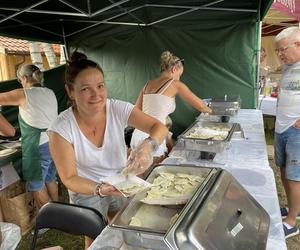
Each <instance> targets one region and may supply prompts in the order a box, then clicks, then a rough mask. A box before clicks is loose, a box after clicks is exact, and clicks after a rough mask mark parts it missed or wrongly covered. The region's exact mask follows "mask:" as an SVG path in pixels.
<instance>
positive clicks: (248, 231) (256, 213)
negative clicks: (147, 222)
mask: <svg viewBox="0 0 300 250" xmlns="http://www.w3.org/2000/svg"><path fill="white" fill-rule="evenodd" d="M198 191H199V192H198V193H196V194H195V195H194V196H193V199H192V200H191V201H190V202H189V203H188V206H186V207H185V209H184V211H182V213H181V214H180V216H179V218H178V219H177V220H176V222H175V223H174V224H173V226H172V227H171V228H170V229H169V230H168V232H167V233H166V235H165V237H164V241H165V242H166V244H167V245H168V246H169V247H170V249H173V250H177V249H189V250H196V249H197V250H199V249H222V250H227V249H228V250H232V249H265V248H266V243H267V238H268V232H269V224H270V217H269V215H268V213H267V212H266V211H265V210H264V209H263V207H262V206H261V205H260V204H259V203H258V202H257V201H256V200H255V199H254V198H253V197H252V196H251V195H250V194H249V193H248V192H247V191H246V190H245V189H244V188H243V187H242V186H241V185H240V184H239V183H238V182H237V181H236V180H235V178H234V177H233V176H232V175H231V174H229V173H228V172H227V171H226V170H221V171H220V172H218V173H217V174H216V175H215V177H214V178H212V179H211V181H210V182H209V183H208V184H207V189H206V190H198Z"/></svg>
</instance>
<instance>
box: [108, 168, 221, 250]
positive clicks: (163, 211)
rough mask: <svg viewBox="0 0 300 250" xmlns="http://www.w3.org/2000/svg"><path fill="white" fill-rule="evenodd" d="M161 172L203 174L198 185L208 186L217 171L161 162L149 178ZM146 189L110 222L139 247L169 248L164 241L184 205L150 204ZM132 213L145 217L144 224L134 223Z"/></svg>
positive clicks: (125, 238)
mask: <svg viewBox="0 0 300 250" xmlns="http://www.w3.org/2000/svg"><path fill="white" fill-rule="evenodd" d="M160 172H167V173H174V174H175V173H184V174H192V175H198V176H201V177H203V179H204V180H203V182H202V183H201V184H200V186H199V187H198V189H201V188H204V186H205V184H206V183H207V181H208V180H209V176H211V175H213V174H214V173H215V172H216V169H210V168H204V167H196V166H193V165H181V166H176V165H158V166H156V167H155V168H154V169H153V171H152V172H151V173H150V174H149V176H148V178H147V181H148V182H150V183H152V182H153V180H154V179H155V178H156V177H157V176H158V174H159V173H160ZM145 196H146V191H145V192H141V193H139V194H137V195H136V196H135V197H133V199H132V200H131V201H130V203H129V204H128V206H126V207H124V208H123V209H122V210H121V211H120V212H119V213H118V215H117V216H116V217H115V218H114V220H113V221H112V222H111V224H110V226H111V227H114V228H119V229H120V230H123V237H124V241H125V242H126V243H127V244H129V245H131V246H135V247H143V246H148V247H151V249H157V250H160V249H161V250H164V249H169V248H168V247H167V246H166V244H165V243H164V241H163V236H164V235H165V233H166V232H167V230H168V229H169V227H170V226H171V224H170V223H171V218H172V217H173V216H174V215H175V214H180V212H181V211H182V209H183V207H184V205H174V206H159V205H148V204H144V203H142V202H141V201H140V200H142V199H143V198H145ZM132 217H139V218H142V223H143V224H142V226H140V227H137V226H131V225H129V224H130V221H131V218H132Z"/></svg>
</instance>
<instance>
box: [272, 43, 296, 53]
mask: <svg viewBox="0 0 300 250" xmlns="http://www.w3.org/2000/svg"><path fill="white" fill-rule="evenodd" d="M293 45H295V43H292V44H289V45H287V46H284V47H280V48H277V49H275V52H276V54H279V53H285V52H286V51H287V49H288V48H290V47H292V46H293Z"/></svg>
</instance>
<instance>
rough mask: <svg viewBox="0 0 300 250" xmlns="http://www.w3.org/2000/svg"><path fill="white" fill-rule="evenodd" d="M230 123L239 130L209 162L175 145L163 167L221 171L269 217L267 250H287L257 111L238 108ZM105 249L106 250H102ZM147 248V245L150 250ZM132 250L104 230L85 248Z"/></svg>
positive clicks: (201, 118) (118, 234)
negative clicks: (168, 165) (191, 155)
mask: <svg viewBox="0 0 300 250" xmlns="http://www.w3.org/2000/svg"><path fill="white" fill-rule="evenodd" d="M212 118H213V117H212V116H205V115H201V116H199V117H198V120H199V121H205V120H211V119H212ZM230 122H234V123H239V124H240V125H241V128H242V130H241V131H239V132H238V133H236V134H235V135H234V136H233V137H232V140H231V142H230V144H229V145H228V147H227V148H226V149H225V150H224V151H223V152H221V153H217V154H216V156H215V157H214V159H213V160H201V159H200V158H199V159H197V157H194V159H191V158H187V157H186V156H187V155H186V151H185V150H184V149H183V148H182V147H180V145H179V146H178V145H176V146H175V148H174V149H173V150H172V152H171V154H170V157H169V158H167V159H165V161H164V162H163V163H165V164H194V165H201V166H207V167H218V168H223V169H225V170H227V171H228V172H230V173H231V174H232V175H233V176H234V177H235V178H236V179H237V180H238V181H239V183H240V184H241V185H242V186H243V187H244V188H245V189H246V190H247V191H248V192H249V193H250V194H251V195H252V196H253V197H254V198H255V199H256V200H257V201H258V202H259V203H260V205H262V207H263V208H264V209H265V210H266V211H267V213H268V214H269V216H270V227H269V235H268V240H267V249H269V250H276V249H278V250H284V249H287V247H286V243H285V239H284V233H283V228H282V219H281V215H280V208H279V201H278V196H277V189H276V185H275V178H274V173H273V171H272V169H271V168H270V166H269V162H268V156H267V148H266V142H265V136H264V126H263V117H262V112H261V110H252V109H251V110H246V109H242V110H240V111H239V113H238V114H237V115H236V116H234V117H231V119H230ZM105 247H106V248H105ZM150 247H151V246H149V248H150ZM102 248H103V249H132V248H130V247H129V246H125V245H124V243H123V238H122V234H121V232H120V231H117V230H113V229H112V228H109V227H107V228H106V229H104V230H103V232H102V233H101V235H100V236H99V237H98V238H97V239H96V240H95V241H94V243H93V244H92V245H91V247H90V248H89V249H90V250H95V249H102Z"/></svg>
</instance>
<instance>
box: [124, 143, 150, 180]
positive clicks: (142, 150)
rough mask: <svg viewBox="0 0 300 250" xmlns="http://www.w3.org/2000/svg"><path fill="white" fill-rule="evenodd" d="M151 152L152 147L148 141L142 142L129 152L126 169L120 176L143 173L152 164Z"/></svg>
mask: <svg viewBox="0 0 300 250" xmlns="http://www.w3.org/2000/svg"><path fill="white" fill-rule="evenodd" d="M152 151H153V146H152V144H151V143H150V142H149V140H144V141H142V142H141V144H139V145H138V146H137V147H136V148H135V149H133V150H132V151H131V153H130V156H129V158H128V161H127V164H126V168H125V169H124V170H123V171H122V174H123V175H127V174H129V173H131V174H134V175H139V174H142V173H144V172H145V171H146V170H147V169H148V168H149V167H150V166H151V164H152V163H153V156H152V153H153V152H152Z"/></svg>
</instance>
